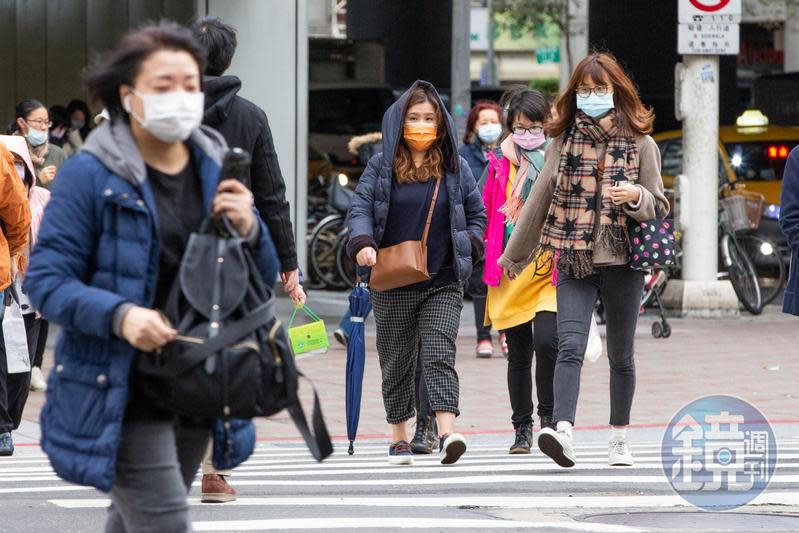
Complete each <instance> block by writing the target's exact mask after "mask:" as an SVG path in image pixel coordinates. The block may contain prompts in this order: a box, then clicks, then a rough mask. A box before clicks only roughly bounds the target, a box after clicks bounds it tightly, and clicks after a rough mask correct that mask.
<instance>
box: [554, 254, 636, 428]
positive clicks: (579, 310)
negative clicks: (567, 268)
mask: <svg viewBox="0 0 799 533" xmlns="http://www.w3.org/2000/svg"><path fill="white" fill-rule="evenodd" d="M643 287H644V273H643V272H640V271H637V270H633V269H631V268H630V267H629V266H627V265H620V266H607V267H597V268H596V272H595V273H594V274H592V275H591V276H588V277H586V278H582V279H576V278H573V277H571V276H569V275H567V274H565V273H563V272H561V273H560V274H559V277H558V334H559V337H560V340H559V342H558V362H557V365H556V366H555V412H554V421H555V422H561V421H567V422H571V423H572V424H573V423H574V417H575V413H576V411H577V397H578V396H579V394H580V371H581V370H582V365H583V356H584V355H585V347H586V345H587V344H588V331H589V329H590V326H591V313H593V310H594V304H595V303H596V301H597V297H601V298H602V302H603V304H604V305H605V321H606V327H607V343H608V359H609V360H610V424H611V425H613V426H626V425H628V424H629V423H630V409H631V407H632V403H633V395H634V394H635V361H634V360H633V355H634V353H635V346H634V341H635V326H636V324H637V323H638V311H639V307H640V305H641V293H642V292H643Z"/></svg>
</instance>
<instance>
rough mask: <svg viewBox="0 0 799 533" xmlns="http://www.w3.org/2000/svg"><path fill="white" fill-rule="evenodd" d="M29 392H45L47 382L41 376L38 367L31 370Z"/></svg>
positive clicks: (40, 370)
mask: <svg viewBox="0 0 799 533" xmlns="http://www.w3.org/2000/svg"><path fill="white" fill-rule="evenodd" d="M31 390H32V391H39V392H44V391H46V390H47V382H46V381H45V380H44V376H43V375H42V369H41V368H39V367H38V366H34V367H33V368H31Z"/></svg>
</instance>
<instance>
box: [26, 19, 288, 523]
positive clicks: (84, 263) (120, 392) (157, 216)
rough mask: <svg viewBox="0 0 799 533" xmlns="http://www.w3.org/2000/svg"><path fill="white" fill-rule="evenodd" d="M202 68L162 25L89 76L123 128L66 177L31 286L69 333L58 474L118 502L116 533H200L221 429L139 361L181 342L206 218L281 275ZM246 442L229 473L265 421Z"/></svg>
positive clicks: (268, 272)
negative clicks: (176, 404) (180, 311)
mask: <svg viewBox="0 0 799 533" xmlns="http://www.w3.org/2000/svg"><path fill="white" fill-rule="evenodd" d="M203 61H204V56H203V52H202V51H201V50H200V48H199V45H198V44H197V43H196V42H195V41H194V39H193V37H192V36H191V33H190V32H189V31H188V30H186V29H183V28H180V27H178V26H176V25H173V24H162V25H159V26H150V27H146V28H143V29H140V30H136V31H134V32H132V33H130V34H128V35H126V36H125V37H124V38H123V39H122V41H121V43H120V44H119V46H118V47H117V49H116V50H115V51H113V52H112V53H111V55H110V56H109V59H108V60H107V62H105V63H104V64H103V65H101V66H99V67H97V68H96V69H95V70H94V71H93V72H91V73H90V75H89V76H88V78H87V84H88V88H89V91H90V92H91V93H92V95H93V96H94V97H95V98H96V99H98V100H100V101H101V102H102V104H103V105H104V106H105V107H106V108H107V109H108V110H109V112H110V113H111V121H110V122H105V123H104V124H103V125H102V126H100V127H99V128H97V129H96V130H94V131H93V132H92V134H91V135H89V137H88V139H87V142H86V144H85V145H84V149H83V150H82V151H81V152H80V153H79V154H78V155H76V156H74V157H73V158H71V159H70V160H69V161H68V162H67V163H65V164H64V166H63V167H62V168H61V169H60V172H59V179H58V180H57V182H56V185H55V190H54V191H53V195H52V199H51V201H50V204H49V206H48V209H47V212H46V213H45V216H44V220H43V222H42V227H41V232H40V234H39V242H38V244H37V246H36V248H35V249H34V252H33V255H32V257H31V260H30V270H29V272H28V275H27V277H26V280H25V290H26V292H27V293H28V294H29V296H30V299H31V301H32V302H33V305H34V307H36V308H37V309H39V310H41V312H42V313H43V314H44V316H46V317H47V318H48V319H49V320H50V321H52V322H55V323H56V324H59V325H60V326H61V327H62V328H63V334H62V335H61V337H60V338H59V341H58V345H57V347H56V354H55V363H56V366H55V371H54V372H53V373H51V375H50V377H49V383H48V394H47V402H46V404H45V407H44V409H43V411H42V418H41V422H42V439H41V445H42V448H43V449H44V451H45V452H46V453H47V455H48V456H49V458H50V462H51V463H52V465H53V468H54V469H55V471H56V472H57V473H58V475H59V476H61V477H62V478H64V479H66V480H67V481H71V482H73V483H78V484H81V485H91V486H94V487H97V488H98V489H100V490H102V491H106V492H108V491H110V492H111V502H112V505H111V507H110V510H109V516H108V523H107V525H106V530H105V531H106V532H107V533H108V532H118V531H119V532H122V531H175V532H177V531H189V530H190V529H191V522H190V520H189V514H188V504H187V501H186V496H187V490H188V488H189V487H190V486H191V482H192V480H193V479H194V475H195V473H196V471H197V467H198V466H199V464H200V460H201V459H202V456H203V453H204V452H205V449H206V446H207V444H208V438H209V434H210V433H211V425H212V424H211V422H210V421H192V422H188V421H185V420H183V419H180V420H176V419H175V416H174V415H173V414H172V413H170V412H168V411H165V410H163V409H162V408H161V407H159V405H158V404H157V401H156V400H154V399H151V397H150V395H149V394H148V392H150V391H152V390H154V389H156V388H157V387H158V384H157V383H154V382H153V381H150V380H148V378H147V377H146V376H144V375H142V374H140V373H139V372H137V371H136V370H135V368H136V367H135V365H134V362H135V359H136V358H137V357H139V356H140V354H141V353H142V352H151V351H154V350H158V349H160V348H161V347H163V346H164V345H166V344H167V343H169V342H170V341H172V340H174V338H175V335H176V332H175V330H173V329H172V328H171V327H170V326H169V325H168V324H166V323H165V322H164V321H163V320H162V319H161V316H160V314H159V312H158V311H157V310H156V309H158V308H160V307H162V306H163V304H164V303H165V300H166V295H167V293H168V292H169V288H170V286H171V285H172V283H173V281H174V279H175V278H176V276H177V271H178V267H179V265H180V260H181V258H182V255H183V251H184V250H185V246H186V243H187V240H188V237H189V235H190V233H191V232H192V231H194V230H196V229H197V228H198V227H199V225H200V223H201V222H202V220H203V218H204V217H205V216H206V213H209V212H211V211H213V213H214V214H215V215H220V214H222V213H224V214H226V215H227V217H228V218H229V220H230V221H231V223H232V224H233V225H234V226H235V227H236V229H237V230H238V231H239V232H240V234H241V235H246V236H247V238H248V239H249V242H250V244H251V246H252V249H253V252H254V255H255V258H256V262H257V263H258V265H259V268H260V271H261V274H262V276H263V278H264V279H265V280H274V279H275V278H276V276H277V269H278V262H277V254H276V252H275V248H274V246H273V244H272V241H271V240H270V238H269V232H268V231H267V230H266V227H265V226H264V225H263V224H262V223H261V222H260V221H259V218H258V217H257V216H256V214H255V210H254V208H253V205H252V195H251V194H250V192H249V191H248V190H247V189H246V188H245V187H244V186H243V185H242V184H240V183H239V182H237V181H233V180H226V181H222V182H221V183H220V182H219V171H220V165H221V159H222V157H223V155H224V153H225V151H226V146H225V143H224V140H223V139H222V137H221V136H220V135H219V134H218V133H216V132H214V131H213V130H210V129H206V128H202V127H200V123H201V121H202V118H203V93H202V90H201V87H200V74H201V72H202V71H203ZM213 433H214V435H215V437H217V438H218V436H219V432H218V431H217V430H216V428H215V430H214V432H213ZM232 437H233V457H230V458H229V459H230V461H229V462H227V463H224V462H223V461H222V457H221V456H222V455H223V454H221V453H220V454H219V457H215V461H214V462H215V464H216V466H217V467H219V468H225V467H232V466H235V464H237V463H240V462H241V461H243V460H244V459H246V457H247V456H248V455H249V454H250V453H251V452H252V449H253V446H254V440H255V433H254V430H253V427H252V424H251V422H249V421H240V422H239V423H238V424H237V425H236V427H235V428H234V430H233V431H232ZM215 448H218V449H220V450H221V449H222V446H218V447H215ZM231 463H233V464H231Z"/></svg>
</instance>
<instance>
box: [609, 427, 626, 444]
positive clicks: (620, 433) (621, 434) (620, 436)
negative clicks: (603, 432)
mask: <svg viewBox="0 0 799 533" xmlns="http://www.w3.org/2000/svg"><path fill="white" fill-rule="evenodd" d="M626 438H627V428H611V430H610V440H611V442H618V441H620V440H625V439H626Z"/></svg>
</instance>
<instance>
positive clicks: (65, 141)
mask: <svg viewBox="0 0 799 533" xmlns="http://www.w3.org/2000/svg"><path fill="white" fill-rule="evenodd" d="M49 113H50V122H52V124H53V125H52V126H51V127H50V145H55V146H58V147H59V148H61V150H62V151H63V152H64V159H69V158H70V157H71V156H73V155H75V154H77V153H78V151H79V150H80V148H81V146H83V139H81V137H80V133H79V132H78V130H76V129H74V128H73V127H72V125H71V123H70V120H69V113H68V112H67V108H66V107H64V106H62V105H54V106H50V110H49Z"/></svg>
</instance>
